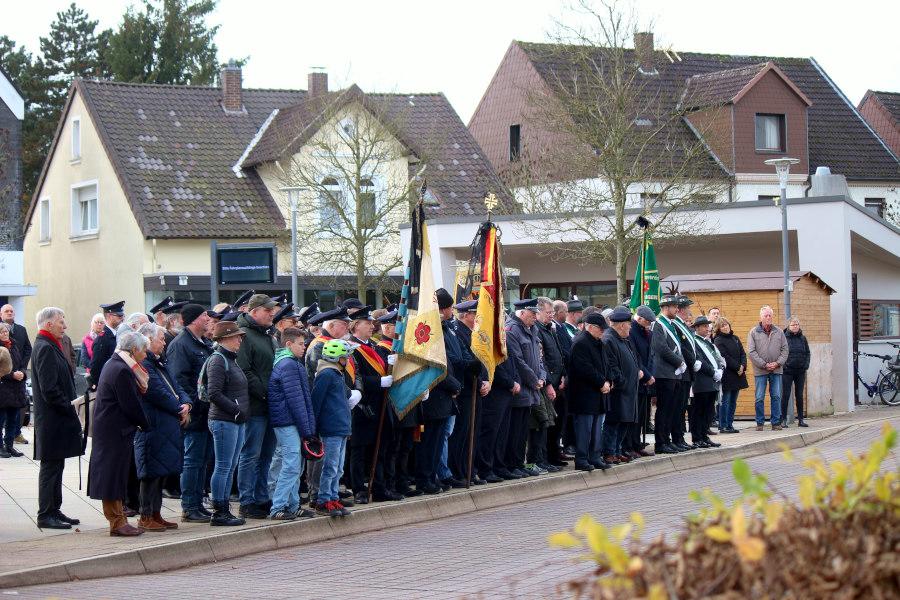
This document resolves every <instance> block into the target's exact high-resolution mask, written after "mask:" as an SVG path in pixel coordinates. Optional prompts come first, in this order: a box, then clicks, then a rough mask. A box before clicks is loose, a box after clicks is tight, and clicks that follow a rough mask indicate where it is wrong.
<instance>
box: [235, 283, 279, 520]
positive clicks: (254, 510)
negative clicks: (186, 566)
mask: <svg viewBox="0 0 900 600" xmlns="http://www.w3.org/2000/svg"><path fill="white" fill-rule="evenodd" d="M276 308H278V303H276V302H275V301H274V300H272V299H271V298H269V297H268V296H267V295H265V294H254V295H253V296H251V297H250V301H249V302H248V303H247V312H245V313H242V314H240V315H238V318H237V324H238V326H239V327H240V328H241V329H243V330H244V331H245V332H246V333H247V335H246V336H245V337H244V343H243V344H241V348H240V350H238V353H237V363H238V365H240V367H241V369H242V370H243V371H244V375H245V376H246V377H247V386H248V392H249V394H250V418H248V419H247V424H246V426H245V429H244V447H243V448H242V449H241V457H240V461H239V462H238V472H237V484H238V492H239V493H240V498H241V508H240V513H239V515H240V516H242V517H245V518H250V519H265V518H266V517H267V516H269V510H270V509H271V501H270V500H269V465H270V464H271V462H272V455H273V454H274V452H275V432H274V431H273V430H272V426H271V425H270V424H269V401H268V393H269V389H268V388H269V377H270V376H271V375H272V365H273V363H274V360H275V340H273V339H272V336H270V335H269V333H268V331H269V327H271V326H272V318H273V317H274V316H275V309H276Z"/></svg>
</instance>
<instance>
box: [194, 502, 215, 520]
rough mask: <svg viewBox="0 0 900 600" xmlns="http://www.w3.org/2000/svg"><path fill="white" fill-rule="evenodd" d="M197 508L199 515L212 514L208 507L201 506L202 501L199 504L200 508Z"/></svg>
mask: <svg viewBox="0 0 900 600" xmlns="http://www.w3.org/2000/svg"><path fill="white" fill-rule="evenodd" d="M197 510H198V511H199V512H200V514H201V515H206V516H207V517H211V516H212V511H211V510H209V509H208V508H206V507H205V506H203V504H202V503H201V504H200V508H198V509H197Z"/></svg>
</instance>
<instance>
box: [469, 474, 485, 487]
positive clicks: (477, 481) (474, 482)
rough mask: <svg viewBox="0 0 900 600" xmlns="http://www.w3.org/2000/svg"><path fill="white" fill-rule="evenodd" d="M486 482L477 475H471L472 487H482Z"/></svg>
mask: <svg viewBox="0 0 900 600" xmlns="http://www.w3.org/2000/svg"><path fill="white" fill-rule="evenodd" d="M486 483H487V481H485V480H484V479H482V478H481V477H479V476H478V475H472V485H484V484H486Z"/></svg>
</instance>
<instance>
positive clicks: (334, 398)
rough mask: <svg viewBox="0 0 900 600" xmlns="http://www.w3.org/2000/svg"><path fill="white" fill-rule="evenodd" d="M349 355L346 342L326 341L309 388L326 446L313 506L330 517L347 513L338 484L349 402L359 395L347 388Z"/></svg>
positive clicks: (348, 426)
mask: <svg viewBox="0 0 900 600" xmlns="http://www.w3.org/2000/svg"><path fill="white" fill-rule="evenodd" d="M349 356H350V348H349V346H348V345H347V344H346V343H345V342H343V341H341V340H329V341H327V342H325V345H324V346H323V347H322V358H320V359H319V363H318V366H317V367H316V379H315V381H314V382H313V390H312V405H313V412H314V413H315V415H316V425H317V427H318V431H319V437H320V438H321V439H322V445H323V446H324V447H325V457H324V458H323V459H322V460H323V463H322V476H321V478H320V479H319V494H318V497H317V501H316V505H315V510H316V512H317V513H319V514H321V515H329V516H332V517H339V516H347V515H349V514H350V511H349V510H347V509H346V508H344V505H343V504H341V502H340V499H339V497H338V486H339V485H340V481H341V476H342V475H343V474H344V454H345V452H346V450H347V438H349V437H350V403H351V402H359V399H360V397H361V394H360V392H359V390H353V391H352V392H350V391H348V389H347V385H346V383H344V367H345V366H346V365H347V360H348V357H349ZM348 397H349V400H348Z"/></svg>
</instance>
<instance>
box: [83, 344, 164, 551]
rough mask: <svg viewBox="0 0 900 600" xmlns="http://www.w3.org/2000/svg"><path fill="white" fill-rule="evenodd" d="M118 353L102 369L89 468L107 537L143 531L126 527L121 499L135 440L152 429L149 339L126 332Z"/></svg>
mask: <svg viewBox="0 0 900 600" xmlns="http://www.w3.org/2000/svg"><path fill="white" fill-rule="evenodd" d="M116 342H117V343H116V350H115V353H114V354H113V355H112V358H110V359H109V361H108V362H107V363H106V365H105V366H104V367H103V372H102V373H101V374H100V380H99V381H98V382H97V397H96V399H95V400H94V417H93V418H94V420H93V442H92V446H91V464H90V468H89V469H88V496H90V497H91V498H93V499H95V500H102V501H103V516H105V517H106V519H107V520H108V521H109V535H111V536H124V537H131V536H136V535H141V534H142V533H144V530H143V529H141V528H140V527H133V526H132V525H129V524H128V519H127V518H126V517H125V512H124V504H123V500H124V499H125V496H126V494H127V488H128V472H129V469H130V468H131V461H132V457H133V456H134V435H135V432H136V431H137V429H138V428H141V429H143V430H147V429H149V426H148V423H147V417H146V416H145V415H144V409H143V408H141V396H143V395H144V394H146V393H147V386H148V384H149V380H150V376H149V374H148V373H147V370H146V369H145V368H144V367H143V366H142V365H141V361H143V360H144V359H145V358H147V349H148V346H149V344H150V342H149V340H148V339H147V338H146V337H145V336H143V335H141V334H140V333H138V332H136V331H129V332H125V333H122V334H121V335H119V337H118V338H117V339H116Z"/></svg>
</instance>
